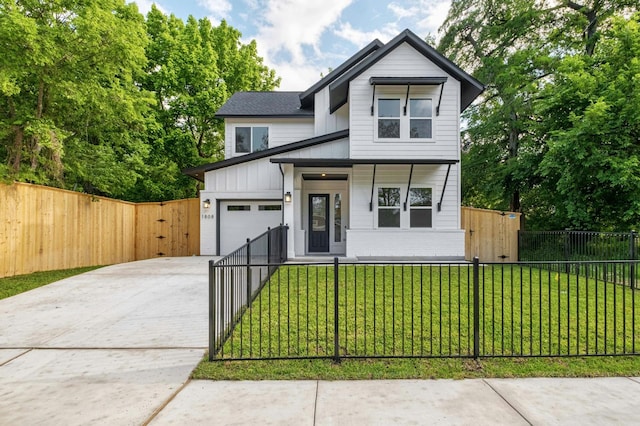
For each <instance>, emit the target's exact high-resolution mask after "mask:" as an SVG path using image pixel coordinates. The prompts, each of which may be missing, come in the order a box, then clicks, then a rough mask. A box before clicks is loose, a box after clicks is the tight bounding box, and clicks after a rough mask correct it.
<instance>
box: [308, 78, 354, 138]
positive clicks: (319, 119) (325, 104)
mask: <svg viewBox="0 0 640 426" xmlns="http://www.w3.org/2000/svg"><path fill="white" fill-rule="evenodd" d="M314 111H315V132H316V135H317V136H320V135H326V134H328V133H333V132H337V131H339V130H345V129H348V128H349V106H348V105H343V106H342V107H340V108H339V109H338V110H337V111H336V112H334V113H333V114H329V86H327V87H325V88H324V89H322V90H321V91H320V92H318V93H316V95H315V104H314Z"/></svg>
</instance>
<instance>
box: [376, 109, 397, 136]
mask: <svg viewBox="0 0 640 426" xmlns="http://www.w3.org/2000/svg"><path fill="white" fill-rule="evenodd" d="M399 137H400V99H378V138H384V139H386V138H399Z"/></svg>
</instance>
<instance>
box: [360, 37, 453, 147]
mask: <svg viewBox="0 0 640 426" xmlns="http://www.w3.org/2000/svg"><path fill="white" fill-rule="evenodd" d="M372 76H375V77H448V80H447V82H446V83H445V84H444V89H443V90H444V91H443V93H442V102H441V104H440V115H439V116H437V117H436V116H435V107H436V105H437V104H438V98H439V94H440V87H439V86H423V87H418V86H413V87H411V92H410V94H412V95H415V94H420V95H427V96H430V97H431V98H432V99H433V113H434V117H433V128H434V138H433V141H430V142H416V141H407V140H404V141H402V140H399V141H393V142H376V141H374V139H375V138H374V136H375V134H374V131H375V126H376V121H375V117H374V116H371V103H372V94H373V86H371V84H369V78H370V77H372ZM383 93H387V94H389V93H397V94H400V95H401V96H402V97H404V96H405V94H406V87H404V88H403V87H395V88H392V87H389V86H387V87H382V86H377V87H376V96H377V95H378V94H383ZM410 96H411V95H410ZM459 98H460V83H459V82H458V81H457V80H455V79H454V78H453V77H451V76H449V75H448V74H447V73H445V72H444V71H443V70H442V69H440V68H439V67H437V66H436V65H435V64H434V63H433V62H431V61H430V60H428V59H427V58H425V57H424V56H423V55H421V54H420V53H418V52H417V51H416V50H415V49H413V48H412V47H411V46H409V45H408V44H406V43H405V44H402V45H400V46H398V48H397V49H395V50H394V51H392V52H390V53H389V54H388V55H387V56H385V57H384V58H382V59H381V60H380V61H379V62H377V63H376V64H375V65H373V66H371V67H370V68H369V69H368V70H366V71H365V72H364V73H362V74H361V75H360V76H358V77H357V78H355V79H354V80H353V81H352V82H351V85H350V88H349V114H350V117H351V125H350V137H351V157H352V158H439V159H459V155H460V154H459V152H460V144H459V135H460V127H459V117H460V114H459V111H460V102H459ZM403 106H404V105H403Z"/></svg>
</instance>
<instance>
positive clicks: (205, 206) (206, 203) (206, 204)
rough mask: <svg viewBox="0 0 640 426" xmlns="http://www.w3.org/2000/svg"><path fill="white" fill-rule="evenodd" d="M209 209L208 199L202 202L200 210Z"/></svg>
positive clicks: (209, 201)
mask: <svg viewBox="0 0 640 426" xmlns="http://www.w3.org/2000/svg"><path fill="white" fill-rule="evenodd" d="M210 207H211V200H210V199H208V198H207V199H206V200H204V201H202V208H203V209H208V208H210Z"/></svg>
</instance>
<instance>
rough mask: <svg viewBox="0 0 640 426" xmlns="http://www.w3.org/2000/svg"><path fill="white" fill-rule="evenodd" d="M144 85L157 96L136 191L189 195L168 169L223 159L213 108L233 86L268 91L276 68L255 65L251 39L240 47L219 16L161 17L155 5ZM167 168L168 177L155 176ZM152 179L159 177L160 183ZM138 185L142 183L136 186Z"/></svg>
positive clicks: (192, 185)
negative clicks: (149, 168)
mask: <svg viewBox="0 0 640 426" xmlns="http://www.w3.org/2000/svg"><path fill="white" fill-rule="evenodd" d="M147 30H148V33H149V38H150V40H151V42H150V44H149V46H148V47H147V57H148V58H149V63H148V65H147V78H146V79H145V81H144V87H145V88H146V89H147V90H150V91H153V92H155V94H156V100H157V103H156V110H155V116H156V119H157V122H158V123H159V124H160V128H159V129H158V132H157V133H155V134H154V135H153V139H154V143H153V148H152V149H153V153H152V157H153V158H154V161H155V162H154V163H153V168H154V170H155V172H156V173H152V175H153V179H150V180H147V181H146V182H145V181H141V182H140V184H139V186H140V187H141V188H140V193H141V194H148V193H149V191H151V193H152V194H153V197H154V198H160V199H163V198H168V197H170V198H174V197H186V196H194V195H195V193H196V189H197V185H196V182H195V181H193V179H191V178H187V177H185V176H182V175H180V173H179V172H178V173H175V172H176V171H179V170H180V169H183V168H186V167H192V166H196V165H199V164H203V163H206V162H211V161H217V160H220V159H222V156H223V152H224V123H223V120H221V119H218V118H216V117H215V112H216V111H217V110H218V109H219V108H220V107H221V106H222V105H223V104H224V102H226V100H227V99H228V98H229V97H230V96H231V95H232V94H233V93H234V92H236V91H242V90H271V89H273V88H274V87H276V86H277V85H278V84H279V81H280V80H279V79H278V78H276V76H275V72H274V71H273V70H270V69H269V68H267V67H266V66H264V65H263V64H262V58H260V57H259V56H258V55H257V49H256V44H255V42H254V41H252V42H250V43H249V44H246V45H243V44H242V43H241V42H240V37H241V34H240V32H239V31H238V30H236V29H234V28H232V27H230V26H229V25H227V23H226V22H225V21H222V22H221V23H220V25H219V26H218V27H213V26H212V25H211V23H210V21H209V20H208V19H201V20H199V21H198V20H196V19H195V18H193V17H189V18H188V19H187V22H186V24H185V23H183V22H182V21H181V20H180V19H178V18H176V17H175V16H173V15H170V16H166V15H164V14H163V13H162V12H160V11H159V10H158V9H157V8H156V7H155V6H154V7H152V10H151V11H150V12H149V14H148V15H147ZM166 170H171V171H172V175H173V179H169V180H167V178H166V177H165V178H164V179H163V178H162V174H165V175H166ZM159 182H162V183H161V184H160V183H159ZM142 186H144V188H142Z"/></svg>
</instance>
